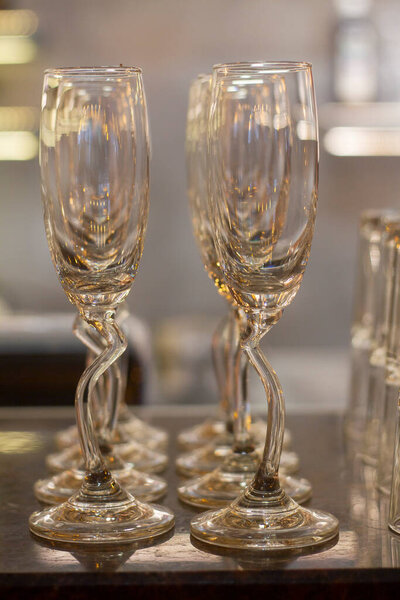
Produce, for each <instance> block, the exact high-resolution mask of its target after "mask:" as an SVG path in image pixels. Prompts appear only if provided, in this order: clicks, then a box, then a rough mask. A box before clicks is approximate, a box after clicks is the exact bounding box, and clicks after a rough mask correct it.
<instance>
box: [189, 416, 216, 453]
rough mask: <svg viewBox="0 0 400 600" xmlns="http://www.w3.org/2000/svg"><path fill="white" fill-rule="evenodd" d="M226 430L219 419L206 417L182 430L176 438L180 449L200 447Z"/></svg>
mask: <svg viewBox="0 0 400 600" xmlns="http://www.w3.org/2000/svg"><path fill="white" fill-rule="evenodd" d="M225 432H226V425H225V422H224V421H221V420H220V419H207V420H206V421H204V422H203V423H199V424H198V425H194V426H193V427H189V428H188V429H185V430H184V431H182V432H181V433H180V434H179V435H178V438H177V441H178V445H179V447H180V449H181V450H184V451H188V450H194V449H195V448H201V446H204V445H205V444H207V443H209V442H211V441H212V440H213V439H215V438H216V437H218V436H220V435H223V434H224V433H225Z"/></svg>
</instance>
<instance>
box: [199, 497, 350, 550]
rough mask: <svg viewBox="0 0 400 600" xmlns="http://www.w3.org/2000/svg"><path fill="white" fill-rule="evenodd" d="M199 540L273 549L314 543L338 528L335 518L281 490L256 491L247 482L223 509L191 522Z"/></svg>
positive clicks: (244, 547) (324, 539) (229, 545)
mask: <svg viewBox="0 0 400 600" xmlns="http://www.w3.org/2000/svg"><path fill="white" fill-rule="evenodd" d="M190 531H191V533H192V535H193V536H194V537H195V538H197V539H199V540H201V541H202V542H205V543H208V544H213V545H215V546H223V547H226V548H239V549H244V550H259V551H275V550H289V549H292V548H306V547H312V546H317V545H318V544H322V543H324V542H327V541H328V540H331V539H333V538H334V537H335V536H336V535H337V534H338V531H339V522H338V520H337V519H336V517H334V516H332V515H330V514H329V513H324V512H322V511H319V510H313V509H307V508H304V507H301V506H299V505H298V504H297V503H296V502H295V501H294V500H292V499H291V498H289V496H287V494H286V493H285V492H284V491H283V490H282V489H279V490H274V491H272V492H267V491H266V492H259V491H256V490H255V489H254V487H253V486H252V485H250V486H249V487H248V488H247V489H246V490H245V491H244V492H243V493H242V494H241V495H240V496H239V498H237V499H236V500H235V501H234V502H232V503H231V504H230V505H229V506H227V507H226V508H222V509H220V510H216V511H207V512H206V513H203V514H201V515H198V516H197V517H195V518H194V519H192V521H191V525H190Z"/></svg>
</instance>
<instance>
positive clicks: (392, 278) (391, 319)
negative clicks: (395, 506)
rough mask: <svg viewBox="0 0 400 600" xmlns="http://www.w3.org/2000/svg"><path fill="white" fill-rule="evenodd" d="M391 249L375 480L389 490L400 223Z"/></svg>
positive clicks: (397, 372)
mask: <svg viewBox="0 0 400 600" xmlns="http://www.w3.org/2000/svg"><path fill="white" fill-rule="evenodd" d="M386 245H387V246H388V248H387V251H388V252H389V251H390V256H391V260H390V268H389V269H388V275H387V276H388V282H387V288H386V290H387V296H388V300H387V304H388V319H387V321H388V325H387V335H386V352H385V368H384V385H383V393H382V403H381V404H382V406H381V407H380V411H379V412H378V411H375V412H376V419H377V421H378V424H377V427H376V429H377V436H376V446H377V457H378V468H377V475H376V483H377V487H378V489H379V490H380V491H381V492H382V493H384V494H387V495H388V494H389V493H390V486H391V481H392V470H393V450H394V446H395V430H396V421H397V410H398V406H397V405H398V397H399V390H400V226H397V228H392V229H391V232H390V235H389V239H388V241H387V243H386Z"/></svg>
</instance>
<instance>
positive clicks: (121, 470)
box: [34, 316, 167, 504]
mask: <svg viewBox="0 0 400 600" xmlns="http://www.w3.org/2000/svg"><path fill="white" fill-rule="evenodd" d="M74 333H75V335H76V336H77V337H78V338H79V339H80V340H81V341H82V342H83V343H84V344H85V345H86V346H87V348H88V351H89V360H88V364H89V365H90V364H91V363H92V362H93V360H95V357H96V356H99V355H100V354H101V352H102V351H103V350H104V343H103V338H101V336H99V335H98V334H97V332H96V331H95V330H93V329H92V328H91V327H89V326H88V324H87V323H86V321H85V320H84V319H82V318H81V317H79V316H77V318H76V320H75V325H74ZM119 360H120V359H119ZM125 384H126V382H125V381H124V378H123V376H122V371H121V369H120V363H119V362H118V361H115V362H114V363H113V364H112V365H111V367H110V368H109V369H108V370H107V371H106V372H105V373H104V375H103V376H102V377H101V378H100V379H99V381H98V383H97V386H96V388H95V392H97V393H96V395H95V400H96V402H95V410H94V414H95V416H96V422H95V424H94V426H95V433H96V436H97V440H98V442H99V447H100V450H101V453H102V456H103V459H104V463H105V466H106V467H107V469H108V470H109V471H111V472H112V475H113V476H114V477H115V478H116V479H117V480H118V482H119V483H120V484H121V485H123V487H124V488H125V489H126V490H127V491H129V492H131V493H134V495H135V496H136V497H137V498H138V499H139V500H144V501H152V500H157V499H159V498H161V497H162V496H164V495H165V493H166V491H167V484H166V482H165V481H164V480H163V479H161V478H160V477H154V476H150V475H149V474H146V473H143V472H140V471H138V470H136V469H134V468H133V465H132V463H131V462H126V461H124V460H123V458H122V457H121V455H124V456H125V455H126V454H127V453H126V451H125V452H124V451H123V450H124V448H126V446H128V447H129V449H130V451H131V453H132V450H133V448H134V449H136V450H137V451H136V454H137V460H136V463H139V465H140V463H143V462H145V461H146V460H147V463H148V464H150V465H151V466H152V467H153V469H154V468H155V466H156V465H157V466H158V465H161V466H162V465H164V464H165V462H166V457H164V455H161V457H160V458H159V457H158V456H157V455H155V454H154V453H153V452H152V451H150V450H148V449H146V448H144V449H143V448H142V447H141V446H140V445H139V444H138V443H136V442H135V443H134V444H132V442H130V443H126V444H124V443H114V440H115V439H116V437H117V436H116V435H115V430H116V427H115V422H116V418H117V414H118V408H119V405H120V402H121V396H122V394H123V393H124V392H125ZM132 446H133V448H132ZM119 449H122V452H121V453H119ZM153 455H154V456H153ZM74 456H77V457H76V458H75V460H72V459H73V457H74ZM150 459H152V460H150ZM156 459H157V460H158V461H159V462H158V463H157V462H156ZM46 463H47V464H48V466H50V467H52V466H54V465H53V463H55V466H56V467H57V466H59V465H60V466H63V463H73V464H72V466H71V465H68V466H66V467H64V468H60V469H54V468H53V469H51V470H56V471H57V470H58V471H61V472H60V473H57V474H56V475H54V476H53V477H49V478H47V479H41V480H39V481H37V482H36V483H35V486H34V492H35V496H36V498H37V499H38V500H40V501H41V502H44V503H46V504H58V503H60V502H63V501H64V500H68V498H70V497H71V496H72V494H74V493H75V492H76V491H78V489H79V488H80V487H81V485H82V482H83V480H84V478H85V475H86V471H85V465H84V463H83V462H82V452H81V450H80V446H79V445H78V446H77V447H75V446H72V447H71V448H70V449H69V450H64V451H63V452H62V453H61V454H56V455H50V456H49V457H47V459H46Z"/></svg>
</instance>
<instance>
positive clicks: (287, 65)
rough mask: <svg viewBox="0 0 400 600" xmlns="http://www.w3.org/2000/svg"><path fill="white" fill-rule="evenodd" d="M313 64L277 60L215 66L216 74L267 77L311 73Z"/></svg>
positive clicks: (218, 64)
mask: <svg viewBox="0 0 400 600" xmlns="http://www.w3.org/2000/svg"><path fill="white" fill-rule="evenodd" d="M311 69H312V64H311V63H310V62H307V61H294V60H276V61H262V60H260V61H256V60H254V61H244V62H227V63H217V64H216V65H214V66H213V72H214V73H217V74H219V73H221V72H223V71H226V73H223V74H225V75H229V73H230V72H238V71H254V72H257V71H262V74H265V75H274V74H275V73H296V72H299V71H310V70H311Z"/></svg>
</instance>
